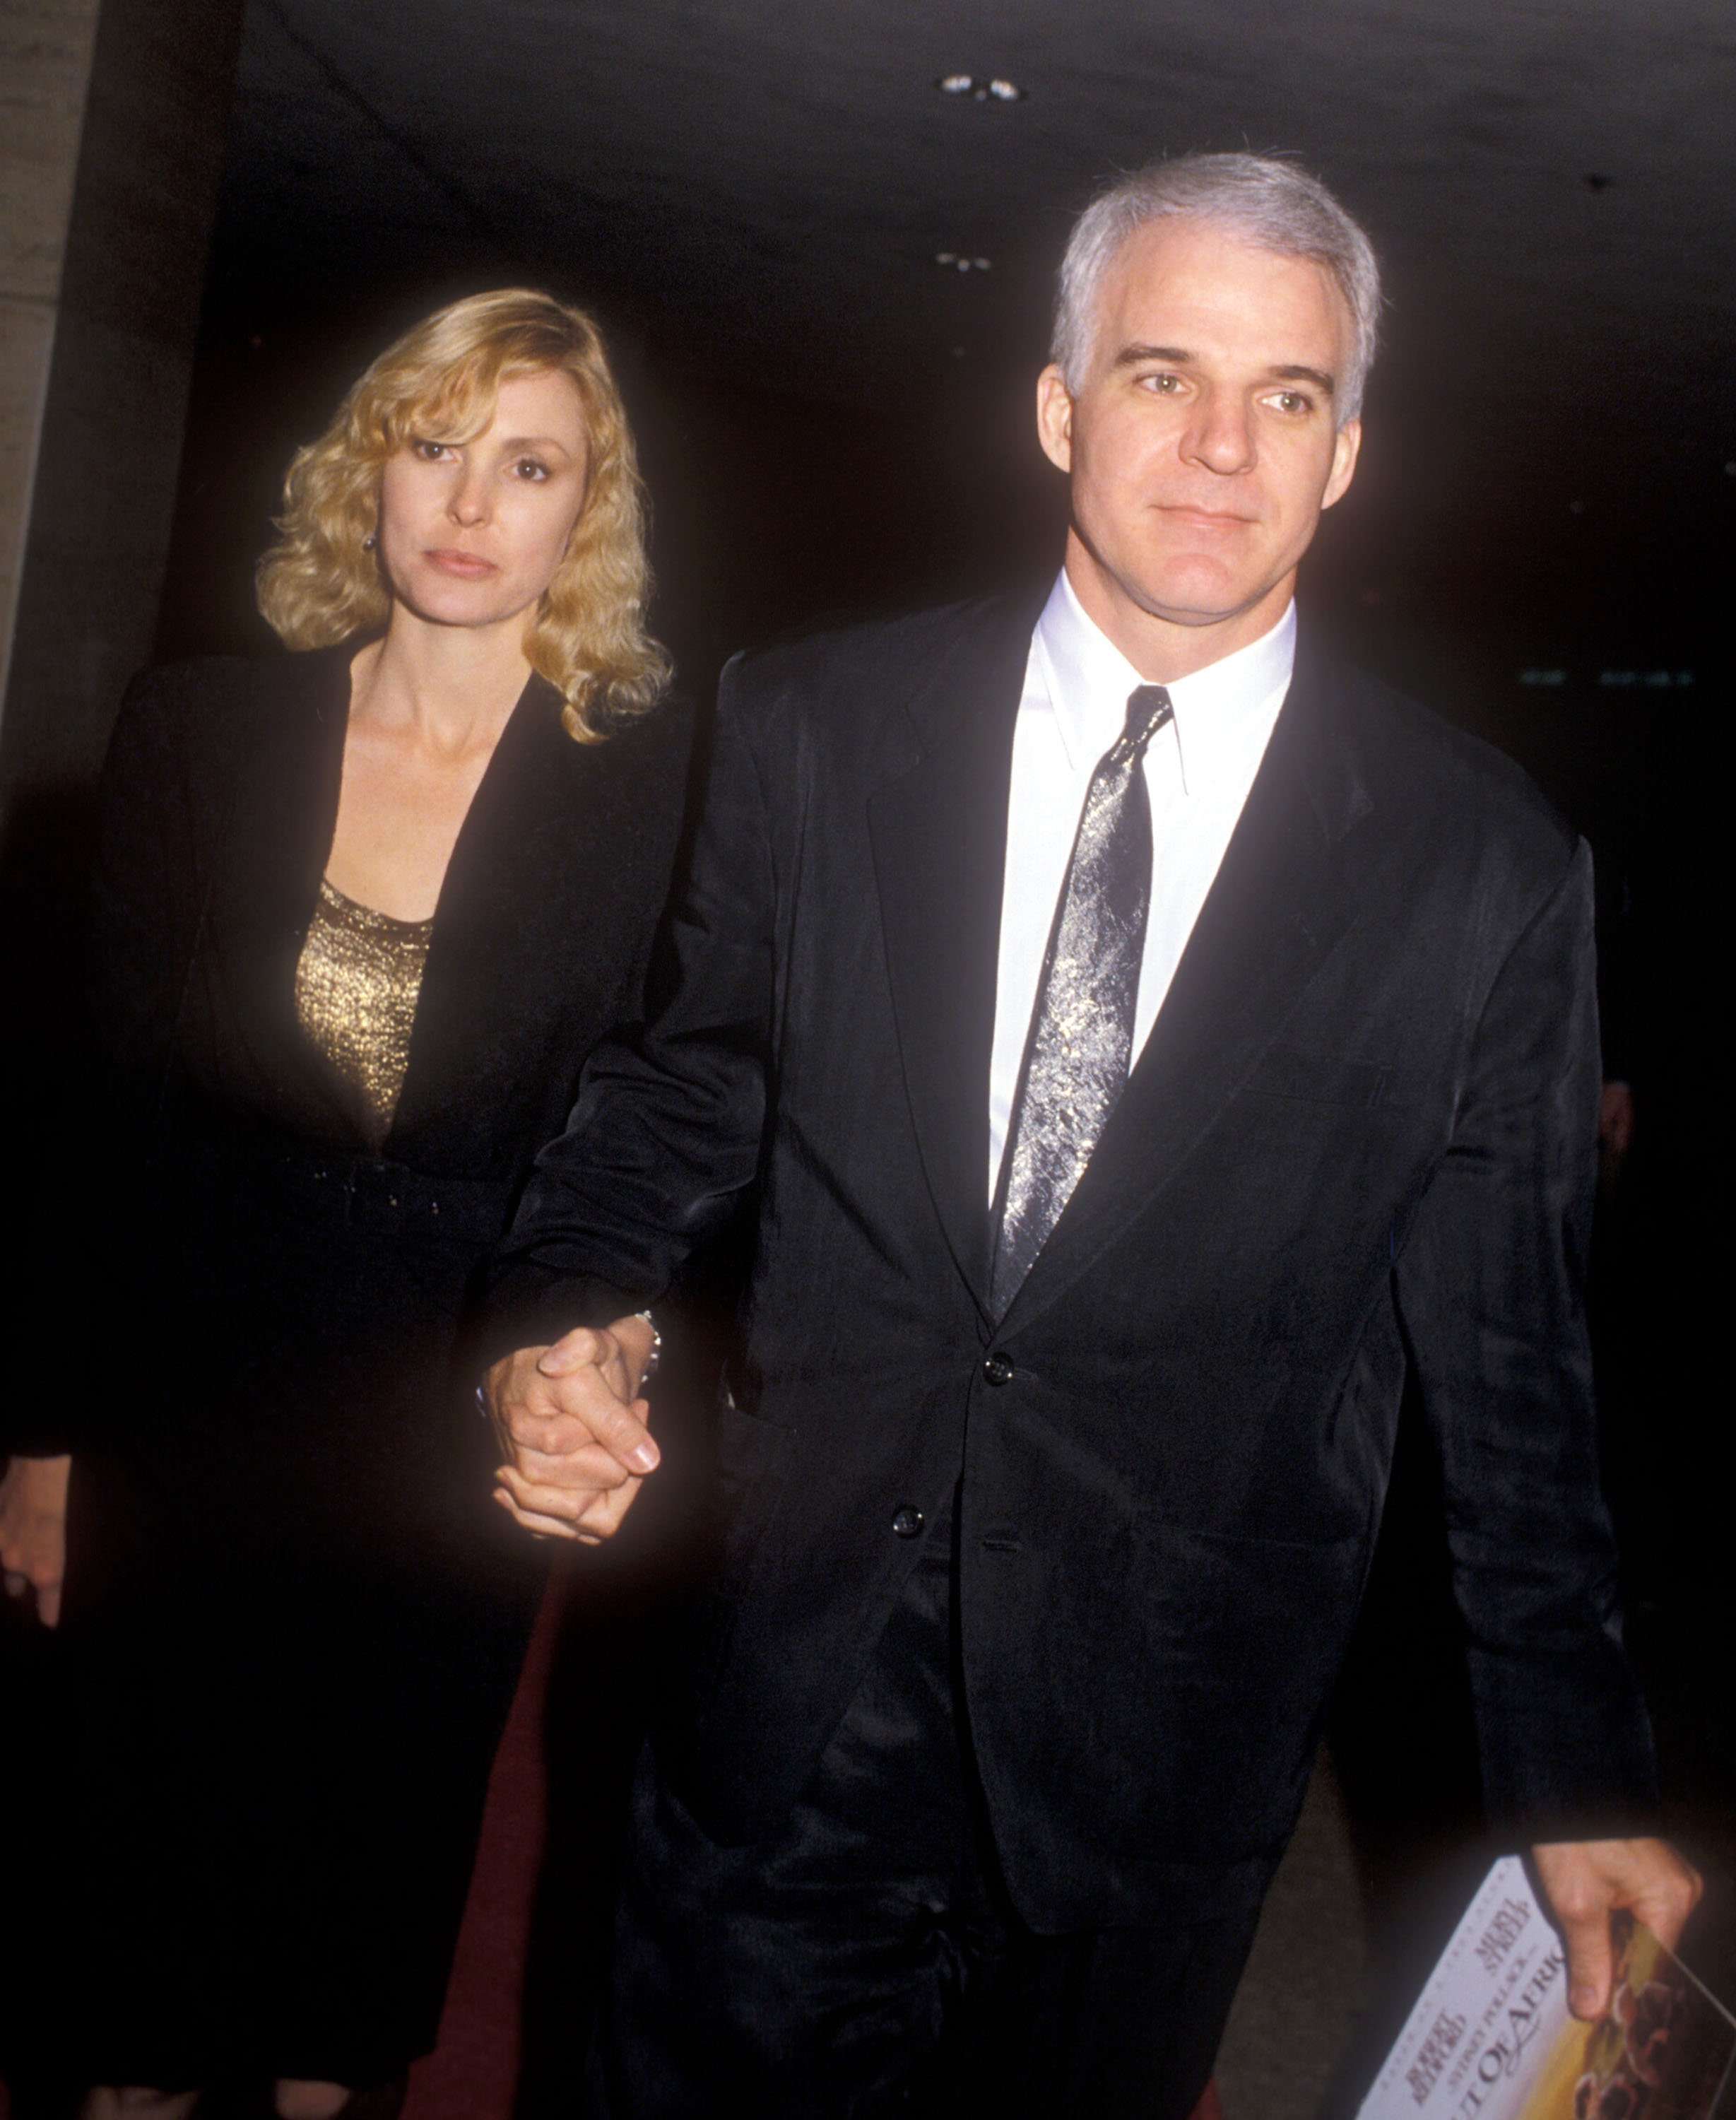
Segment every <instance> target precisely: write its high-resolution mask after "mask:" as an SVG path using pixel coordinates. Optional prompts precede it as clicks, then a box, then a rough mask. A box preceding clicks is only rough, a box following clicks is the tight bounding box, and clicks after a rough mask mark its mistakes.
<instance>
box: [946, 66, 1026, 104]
mask: <svg viewBox="0 0 1736 2120" xmlns="http://www.w3.org/2000/svg"><path fill="white" fill-rule="evenodd" d="M935 87H936V88H938V89H939V90H940V93H941V95H968V97H969V98H970V100H972V103H1023V100H1024V95H1025V92H1024V91H1023V89H1022V88H1021V87H1020V86H1019V84H1018V82H1017V81H1009V80H1008V79H1007V78H1006V77H1005V75H1004V74H996V75H994V76H992V77H991V76H989V75H986V74H985V75H982V76H981V77H979V76H977V75H976V74H973V73H943V74H942V75H941V77H940V79H939V80H938V81H936V82H935Z"/></svg>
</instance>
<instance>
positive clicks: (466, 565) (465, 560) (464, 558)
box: [422, 546, 500, 582]
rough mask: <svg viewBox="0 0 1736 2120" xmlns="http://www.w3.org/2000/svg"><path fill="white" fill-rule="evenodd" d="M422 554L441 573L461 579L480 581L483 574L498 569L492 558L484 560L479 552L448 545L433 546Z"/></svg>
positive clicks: (497, 571)
mask: <svg viewBox="0 0 1736 2120" xmlns="http://www.w3.org/2000/svg"><path fill="white" fill-rule="evenodd" d="M422 556H423V558H424V559H425V560H427V561H428V563H429V565H430V566H433V567H438V568H439V570H440V572H441V573H442V574H456V575H457V577H458V579H460V580H461V581H466V582H480V580H481V579H482V578H483V576H484V575H485V574H498V573H499V571H500V570H499V568H498V567H496V565H494V561H493V560H485V559H484V558H483V557H482V556H481V555H480V553H477V552H459V551H453V549H452V548H451V547H450V546H434V547H433V548H431V549H430V550H429V551H425V552H424V553H423V555H422Z"/></svg>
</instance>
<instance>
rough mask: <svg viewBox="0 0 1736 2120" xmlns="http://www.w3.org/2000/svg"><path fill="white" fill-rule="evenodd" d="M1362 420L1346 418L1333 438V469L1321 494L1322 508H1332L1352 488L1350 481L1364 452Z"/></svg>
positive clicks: (1354, 475)
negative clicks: (1358, 459)
mask: <svg viewBox="0 0 1736 2120" xmlns="http://www.w3.org/2000/svg"><path fill="white" fill-rule="evenodd" d="M1361 454H1362V421H1360V420H1346V421H1345V422H1344V425H1343V426H1342V427H1340V428H1339V430H1338V432H1337V434H1336V435H1334V436H1333V438H1332V469H1331V471H1330V472H1329V473H1328V474H1327V478H1326V490H1325V492H1324V493H1323V494H1322V495H1321V499H1320V504H1321V507H1322V508H1330V506H1331V505H1332V504H1333V502H1334V500H1343V499H1344V495H1346V494H1347V493H1348V491H1349V490H1350V481H1351V480H1352V479H1353V478H1354V477H1356V464H1357V458H1358V457H1359V456H1360V455H1361Z"/></svg>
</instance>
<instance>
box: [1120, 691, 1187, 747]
mask: <svg viewBox="0 0 1736 2120" xmlns="http://www.w3.org/2000/svg"><path fill="white" fill-rule="evenodd" d="M1174 713H1175V709H1174V708H1173V707H1172V705H1171V704H1170V701H1169V694H1168V693H1167V691H1166V690H1164V689H1163V686H1161V685H1135V686H1134V688H1133V690H1131V691H1130V693H1129V694H1128V695H1127V721H1126V726H1125V727H1124V728H1123V729H1122V731H1121V743H1120V744H1119V745H1118V746H1116V747H1117V749H1120V750H1123V751H1127V752H1129V753H1130V754H1131V755H1132V756H1133V757H1135V758H1139V757H1140V756H1142V755H1144V750H1145V746H1146V745H1147V744H1149V742H1151V740H1152V738H1153V737H1154V736H1155V735H1156V734H1157V732H1158V730H1159V729H1160V728H1163V724H1164V723H1165V722H1167V721H1168V720H1169V719H1170V718H1171V716H1172V714H1174Z"/></svg>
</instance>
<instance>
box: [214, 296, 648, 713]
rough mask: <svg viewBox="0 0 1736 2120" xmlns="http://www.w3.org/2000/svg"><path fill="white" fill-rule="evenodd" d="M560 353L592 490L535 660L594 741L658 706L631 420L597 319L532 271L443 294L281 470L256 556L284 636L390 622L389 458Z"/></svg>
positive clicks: (469, 420)
mask: <svg viewBox="0 0 1736 2120" xmlns="http://www.w3.org/2000/svg"><path fill="white" fill-rule="evenodd" d="M555 369H558V370H559V371H560V373H561V374H564V375H569V376H571V377H572V379H573V384H575V386H576V387H577V388H578V395H579V402H580V403H581V404H582V405H583V407H584V415H585V432H586V439H587V466H586V481H585V498H584V504H583V507H582V508H581V509H580V510H579V516H578V522H577V523H575V524H574V525H573V534H572V536H571V537H570V538H569V541H568V544H567V549H566V552H565V555H564V557H563V558H562V560H561V562H560V565H559V566H558V567H557V568H556V569H555V574H554V578H553V579H552V580H551V581H550V583H549V586H548V588H546V589H545V591H544V592H543V594H542V597H541V601H540V602H539V603H538V605H537V607H536V611H535V614H534V615H533V616H532V617H531V622H530V625H529V628H528V630H527V633H526V636H525V653H526V654H527V656H528V657H529V658H530V662H531V667H532V669H534V670H536V671H537V672H539V673H540V674H541V676H545V677H546V678H547V679H548V681H549V682H550V684H551V685H553V686H555V689H556V690H558V691H559V694H560V695H561V697H562V698H563V700H564V701H565V702H566V704H565V706H564V709H563V712H562V716H561V718H562V720H563V722H564V724H565V726H566V730H567V733H568V734H569V736H571V737H573V738H574V739H575V740H576V741H577V742H580V743H595V742H599V741H601V739H602V738H603V737H606V736H607V735H608V734H609V732H610V728H611V727H617V728H618V727H619V726H620V724H621V723H623V722H624V721H627V720H630V719H632V718H634V717H635V716H637V715H639V714H644V713H646V712H647V711H648V709H650V708H652V706H654V705H655V704H656V703H657V700H658V698H659V697H660V696H661V693H662V692H663V690H664V688H665V687H666V685H667V683H668V681H669V658H668V657H667V656H666V654H665V653H664V652H663V650H662V649H661V648H660V647H659V646H658V645H657V642H656V641H654V640H653V639H652V638H651V637H650V635H648V633H647V632H646V630H645V607H646V604H647V602H648V599H649V597H650V593H651V567H650V564H649V562H648V560H647V558H646V556H645V524H646V514H647V508H646V498H645V489H644V485H643V481H641V479H640V477H639V472H638V461H637V458H636V457H635V455H634V447H633V436H632V435H631V433H630V432H629V429H628V425H627V414H626V409H625V407H624V406H623V405H622V403H621V398H620V391H619V390H618V389H617V388H615V378H614V375H613V374H611V373H610V367H609V359H608V356H607V355H606V353H605V351H603V342H602V338H601V334H600V333H599V332H598V331H597V328H596V325H595V324H594V323H592V321H591V319H590V318H589V317H587V315H586V314H584V312H583V310H582V309H569V308H567V307H565V306H564V305H563V304H561V303H559V302H557V301H555V300H553V299H552V298H551V297H550V296H549V295H541V294H536V293H534V292H532V291H530V290H528V289H527V288H523V287H503V288H500V289H498V290H497V291H495V292H494V293H493V294H488V295H468V296H466V299H465V300H462V301H461V302H453V303H452V304H451V305H449V306H448V308H446V309H437V310H436V311H435V312H434V314H433V315H432V316H431V317H426V318H424V319H423V321H422V322H421V323H419V324H417V325H416V326H415V328H414V329H413V330H411V331H409V332H406V333H405V335H404V336H403V337H402V338H401V339H399V340H398V341H397V343H396V344H395V345H393V346H388V348H387V349H386V351H385V352H383V354H382V355H381V356H379V358H378V360H376V361H374V363H373V365H371V366H370V367H369V368H368V369H367V370H365V371H364V374H362V375H361V377H360V379H359V380H358V381H357V382H356V383H355V385H354V387H353V388H351V390H350V394H349V395H348V397H346V398H345V400H344V402H343V403H342V404H341V406H340V407H338V411H337V416H336V418H335V419H334V420H333V421H332V424H331V425H330V426H329V427H328V428H327V430H326V431H325V433H324V434H323V435H321V436H320V438H319V439H318V441H317V442H309V444H307V446H306V447H305V448H304V449H298V450H297V452H296V453H295V460H294V461H293V463H291V464H290V468H289V472H288V474H287V476H286V477H285V480H284V483H283V513H282V514H281V516H279V517H278V518H277V519H276V526H275V527H276V529H277V531H278V533H279V537H278V542H277V543H276V544H275V545H274V546H272V549H271V550H270V551H268V552H267V554H266V555H265V556H264V558H263V559H262V560H260V562H259V565H258V571H257V574H256V575H255V577H254V585H255V589H256V593H257V595H258V603H259V609H260V611H261V612H262V615H263V616H264V618H265V620H266V622H267V624H268V625H270V626H272V629H273V630H275V631H276V634H277V635H278V637H279V639H281V640H282V641H283V643H284V644H285V647H289V648H328V647H332V646H333V645H335V644H337V642H339V641H343V640H348V639H350V637H351V636H352V635H355V634H358V633H365V632H369V631H372V630H374V629H376V628H378V627H379V626H381V625H384V623H385V621H386V617H387V614H388V611H390V609H391V595H390V592H389V591H388V588H387V586H386V583H385V582H384V580H383V579H382V576H381V572H380V569H379V567H378V565H377V564H376V562H375V557H374V551H373V548H372V546H371V543H370V542H369V541H370V540H371V538H372V537H373V535H374V528H375V523H376V519H377V518H378V513H379V490H380V474H381V471H382V469H383V467H384V465H385V462H386V459H387V458H388V457H390V456H392V454H394V453H396V452H397V450H398V449H402V447H403V446H404V445H405V444H406V442H408V441H410V440H411V439H413V438H414V437H415V436H416V435H431V436H433V437H435V438H438V439H439V440H441V441H453V442H465V441H469V440H471V439H474V438H475V437H476V435H480V434H481V433H483V432H484V431H485V430H486V428H487V426H488V425H489V422H490V421H491V420H492V419H493V417H494V403H495V399H496V396H497V394H498V393H499V388H500V385H501V384H503V383H504V382H507V381H508V380H509V379H512V378H514V377H517V376H521V375H535V374H544V373H545V372H546V371H548V370H555Z"/></svg>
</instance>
